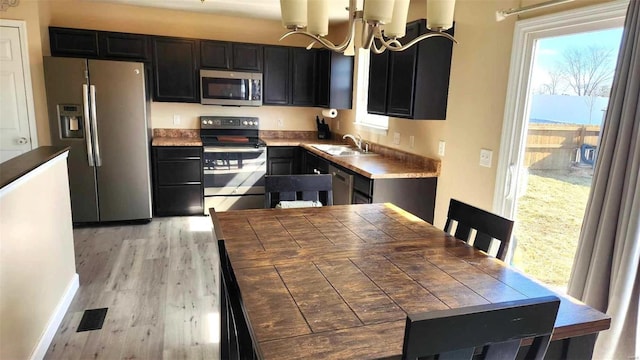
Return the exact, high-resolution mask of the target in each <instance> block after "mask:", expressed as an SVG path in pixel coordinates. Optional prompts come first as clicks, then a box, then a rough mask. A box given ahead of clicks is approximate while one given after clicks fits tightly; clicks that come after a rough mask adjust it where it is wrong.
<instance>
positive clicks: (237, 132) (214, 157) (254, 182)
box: [200, 116, 267, 211]
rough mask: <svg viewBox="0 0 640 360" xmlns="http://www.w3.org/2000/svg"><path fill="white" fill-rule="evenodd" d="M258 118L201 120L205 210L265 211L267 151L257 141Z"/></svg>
mask: <svg viewBox="0 0 640 360" xmlns="http://www.w3.org/2000/svg"><path fill="white" fill-rule="evenodd" d="M258 122H259V120H258V118H255V117H230V116H201V117H200V138H201V139H202V144H203V147H204V169H203V171H204V186H205V188H204V196H205V197H204V203H205V209H209V208H214V209H215V210H216V211H226V210H239V209H259V208H262V207H264V175H265V174H266V171H267V148H266V147H265V145H264V143H262V142H261V141H260V139H259V138H258V126H259V125H258Z"/></svg>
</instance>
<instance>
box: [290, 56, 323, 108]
mask: <svg viewBox="0 0 640 360" xmlns="http://www.w3.org/2000/svg"><path fill="white" fill-rule="evenodd" d="M316 53H317V51H315V50H307V49H305V48H292V49H291V84H292V85H291V104H292V105H297V106H314V105H315V101H316V87H315V82H314V79H315V76H316Z"/></svg>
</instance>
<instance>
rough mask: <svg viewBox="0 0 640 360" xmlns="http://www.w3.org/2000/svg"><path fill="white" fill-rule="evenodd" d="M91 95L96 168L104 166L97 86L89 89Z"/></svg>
mask: <svg viewBox="0 0 640 360" xmlns="http://www.w3.org/2000/svg"><path fill="white" fill-rule="evenodd" d="M89 89H90V94H91V122H92V124H91V133H92V134H93V144H94V145H93V146H94V150H95V152H96V166H102V157H101V156H100V144H99V142H98V118H97V111H96V86H95V85H91V86H90V87H89Z"/></svg>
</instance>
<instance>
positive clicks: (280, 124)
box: [278, 119, 284, 128]
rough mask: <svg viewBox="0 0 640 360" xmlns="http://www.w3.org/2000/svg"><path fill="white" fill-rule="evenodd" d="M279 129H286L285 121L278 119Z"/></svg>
mask: <svg viewBox="0 0 640 360" xmlns="http://www.w3.org/2000/svg"><path fill="white" fill-rule="evenodd" d="M278 127H279V128H281V127H284V120H282V119H278Z"/></svg>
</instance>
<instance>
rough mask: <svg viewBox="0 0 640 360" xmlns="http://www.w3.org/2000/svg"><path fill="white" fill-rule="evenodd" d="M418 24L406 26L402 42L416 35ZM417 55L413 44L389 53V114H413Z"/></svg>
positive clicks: (416, 49)
mask: <svg viewBox="0 0 640 360" xmlns="http://www.w3.org/2000/svg"><path fill="white" fill-rule="evenodd" d="M419 25H420V23H417V22H416V23H412V24H410V25H409V26H407V34H406V35H405V37H404V38H402V43H403V44H404V43H407V42H409V41H411V40H413V39H415V38H416V37H418V35H419V32H420V27H419ZM425 41H429V40H425ZM417 56H418V47H417V46H415V45H414V46H412V47H411V48H409V49H407V50H405V51H399V52H394V53H392V54H390V55H389V86H388V91H389V92H388V94H387V114H388V115H389V116H398V117H411V116H412V115H413V102H414V100H415V99H414V98H415V96H414V90H415V72H416V62H417Z"/></svg>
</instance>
